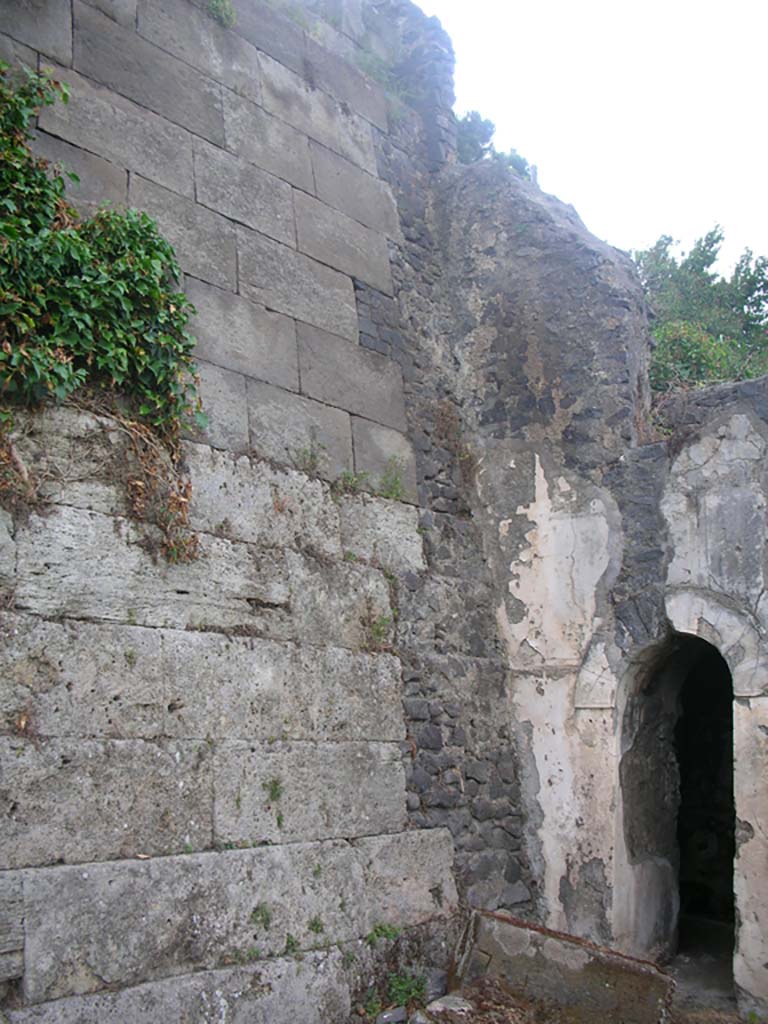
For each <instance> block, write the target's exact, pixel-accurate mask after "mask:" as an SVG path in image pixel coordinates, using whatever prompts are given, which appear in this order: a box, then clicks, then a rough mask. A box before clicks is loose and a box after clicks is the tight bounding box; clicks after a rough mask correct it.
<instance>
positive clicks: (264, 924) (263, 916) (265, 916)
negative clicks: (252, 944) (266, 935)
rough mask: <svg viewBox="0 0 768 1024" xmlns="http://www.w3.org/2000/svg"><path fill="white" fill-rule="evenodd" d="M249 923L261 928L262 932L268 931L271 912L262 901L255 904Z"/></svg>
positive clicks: (270, 922)
mask: <svg viewBox="0 0 768 1024" xmlns="http://www.w3.org/2000/svg"><path fill="white" fill-rule="evenodd" d="M251 923H252V924H255V925H258V926H259V927H260V928H263V929H264V931H269V926H270V925H271V924H272V911H271V910H270V909H269V905H268V904H267V903H264V902H263V901H262V902H261V903H257V904H256V906H255V907H254V908H253V910H252V911H251Z"/></svg>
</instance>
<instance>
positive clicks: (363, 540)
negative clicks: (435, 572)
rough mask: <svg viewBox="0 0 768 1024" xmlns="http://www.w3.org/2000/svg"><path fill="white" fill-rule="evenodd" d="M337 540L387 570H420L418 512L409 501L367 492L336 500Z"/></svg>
mask: <svg viewBox="0 0 768 1024" xmlns="http://www.w3.org/2000/svg"><path fill="white" fill-rule="evenodd" d="M339 514H340V516H341V543H342V547H343V548H344V550H345V551H351V552H352V553H353V554H354V555H357V556H358V557H361V558H365V559H367V560H368V561H369V562H373V563H374V564H375V565H380V566H381V567H382V568H384V569H389V570H390V572H398V573H401V572H424V571H425V570H426V568H427V566H426V562H425V561H424V545H423V542H422V536H421V533H419V513H418V511H417V509H415V508H412V507H411V506H410V505H403V504H402V503H401V502H397V501H388V500H387V499H385V498H371V497H368V496H367V495H364V496H360V497H347V498H342V499H341V500H340V501H339Z"/></svg>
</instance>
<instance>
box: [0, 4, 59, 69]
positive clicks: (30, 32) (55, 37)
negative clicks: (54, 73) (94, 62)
mask: <svg viewBox="0 0 768 1024" xmlns="http://www.w3.org/2000/svg"><path fill="white" fill-rule="evenodd" d="M0 25H2V26H3V28H4V30H5V31H6V32H7V33H8V34H9V35H10V36H12V37H13V38H14V39H16V40H17V41H18V42H20V43H26V44H27V45H28V46H31V47H33V48H34V49H35V50H39V51H40V52H41V53H43V54H45V56H46V57H51V58H52V59H53V60H58V61H60V62H61V63H62V64H71V63H72V4H71V0H0Z"/></svg>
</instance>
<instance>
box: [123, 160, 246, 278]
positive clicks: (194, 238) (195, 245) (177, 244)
mask: <svg viewBox="0 0 768 1024" xmlns="http://www.w3.org/2000/svg"><path fill="white" fill-rule="evenodd" d="M129 198H130V202H131V206H135V207H136V208H137V209H139V210H146V211H147V213H149V214H150V215H151V216H152V217H154V218H155V220H156V221H157V223H158V226H159V228H160V231H161V232H162V233H163V234H164V235H165V237H166V238H167V239H168V241H169V242H170V243H171V245H173V247H174V248H175V249H176V255H177V257H178V260H179V264H180V265H181V268H182V270H185V271H187V272H188V273H190V274H192V276H193V277H199V278H202V280H203V281H208V282H210V283H211V284H216V285H219V287H221V288H228V289H229V290H230V291H233V292H234V291H237V255H236V245H235V232H234V228H233V226H232V224H231V223H230V221H228V220H226V219H225V218H224V217H222V216H220V215H219V214H218V213H214V212H213V211H212V210H206V209H205V207H203V206H200V205H199V204H198V203H195V202H192V200H191V199H185V198H183V197H182V196H179V195H176V194H175V193H173V192H169V191H168V189H165V188H161V187H160V186H159V185H155V184H154V183H153V182H151V181H147V180H146V179H145V178H140V177H139V176H138V175H132V176H131V183H130V189H129Z"/></svg>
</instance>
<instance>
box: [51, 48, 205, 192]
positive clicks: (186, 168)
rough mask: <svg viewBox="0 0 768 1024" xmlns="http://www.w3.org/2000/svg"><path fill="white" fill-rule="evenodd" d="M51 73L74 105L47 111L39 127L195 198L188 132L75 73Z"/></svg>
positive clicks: (55, 69)
mask: <svg viewBox="0 0 768 1024" xmlns="http://www.w3.org/2000/svg"><path fill="white" fill-rule="evenodd" d="M52 71H53V73H54V74H55V75H56V77H57V78H60V79H61V80H62V81H65V82H67V84H68V85H69V89H70V99H69V103H67V104H64V103H54V105H53V106H51V107H43V109H42V110H41V111H40V118H39V123H40V127H41V128H42V129H43V130H44V131H46V132H48V133H49V134H50V135H57V136H59V137H60V138H62V139H66V140H67V141H68V142H71V143H72V144H73V145H74V146H80V147H82V148H83V149H87V150H89V151H90V152H91V153H97V154H98V155H99V156H102V157H104V158H105V159H106V160H109V161H110V163H113V164H115V165H116V166H117V167H127V168H128V170H130V171H137V172H138V173H139V174H142V175H144V176H145V177H147V178H150V179H151V180H152V181H156V182H158V184H160V185H164V186H165V187H166V188H170V189H172V190H173V191H174V192H179V193H180V194H181V195H185V196H193V195H194V178H193V173H192V136H191V135H190V134H189V132H187V131H185V130H184V129H183V128H179V127H178V125H175V124H171V122H170V121H166V120H165V119H164V118H162V117H159V116H158V115H157V114H153V113H152V112H151V111H149V110H144V109H143V108H142V107H139V106H137V105H136V104H135V103H131V101H130V100H127V99H124V98H123V97H122V96H118V95H117V93H112V92H109V91H107V90H106V89H103V88H100V87H99V86H97V85H94V84H93V83H92V82H89V81H87V80H86V79H85V78H83V77H82V76H81V75H78V74H76V73H75V72H74V71H68V70H67V69H65V68H53V69H52Z"/></svg>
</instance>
